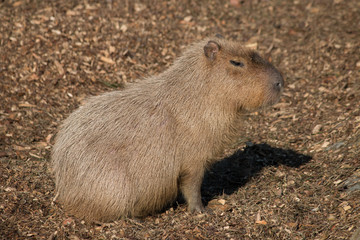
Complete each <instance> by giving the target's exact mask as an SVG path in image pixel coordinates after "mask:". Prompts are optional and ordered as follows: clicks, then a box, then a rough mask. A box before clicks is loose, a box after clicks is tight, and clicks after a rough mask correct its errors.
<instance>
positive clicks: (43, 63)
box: [0, 0, 360, 240]
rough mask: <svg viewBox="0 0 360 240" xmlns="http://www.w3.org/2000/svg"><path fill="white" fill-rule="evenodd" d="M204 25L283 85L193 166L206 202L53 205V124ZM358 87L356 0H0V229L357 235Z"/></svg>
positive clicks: (158, 60)
mask: <svg viewBox="0 0 360 240" xmlns="http://www.w3.org/2000/svg"><path fill="white" fill-rule="evenodd" d="M216 33H220V34H222V35H223V36H224V37H226V38H229V39H235V40H238V41H241V42H243V43H244V45H247V46H250V47H252V48H255V49H257V50H258V51H259V52H260V53H261V54H262V55H263V56H265V57H266V58H267V59H268V60H269V61H271V62H272V63H273V64H274V65H275V66H277V67H278V68H279V69H280V70H281V71H282V72H283V74H284V76H285V81H286V88H285V90H284V94H283V96H282V98H281V100H280V102H279V103H278V104H276V105H275V106H273V107H271V108H268V109H266V110H262V111H259V112H255V113H251V114H248V115H246V116H244V124H243V125H242V126H241V128H242V129H243V133H244V134H243V135H242V136H241V138H239V142H238V144H237V145H236V146H234V147H233V148H232V149H229V150H228V151H227V152H226V153H225V154H224V158H225V160H224V161H222V162H219V163H218V164H216V165H215V166H214V167H213V168H212V169H210V170H209V172H208V173H207V175H206V179H205V181H204V184H203V187H202V194H203V201H204V203H205V204H206V205H207V208H208V209H211V211H210V210H209V211H208V212H206V213H204V214H189V213H187V212H186V206H185V204H184V203H183V202H182V201H181V200H179V201H178V202H176V203H174V205H173V206H171V207H169V208H166V209H164V211H162V212H160V213H158V214H156V215H153V216H149V217H146V218H143V219H130V218H124V219H121V220H118V221H116V222H111V223H106V224H103V223H88V222H85V221H83V220H82V219H77V218H76V217H74V216H71V215H68V214H67V213H66V212H64V211H63V210H62V208H61V206H60V205H59V204H58V203H56V202H53V198H54V181H53V178H52V174H51V167H50V165H49V158H50V151H51V147H52V144H53V141H54V136H55V135H56V132H57V128H58V126H59V124H60V123H61V121H62V120H63V119H64V118H66V117H67V116H68V115H69V113H70V112H72V111H73V110H74V109H75V108H77V107H78V106H80V105H81V103H82V102H83V101H84V99H86V98H87V97H89V96H91V95H98V94H100V93H102V92H105V91H111V90H114V89H121V88H122V87H123V86H124V85H127V84H131V82H133V81H135V80H137V79H138V80H137V81H141V79H142V78H144V77H146V76H150V75H154V74H157V73H159V72H161V71H163V70H164V69H166V68H167V67H168V66H169V65H170V64H171V63H172V62H173V60H174V58H175V57H176V56H178V55H179V54H180V52H181V51H182V50H183V49H184V48H185V47H186V45H188V44H189V43H191V42H194V41H197V40H199V39H202V38H204V37H205V36H211V35H214V34H216ZM359 92H360V2H359V1H358V0H319V1H312V0H304V1H299V0H293V1H291V0H289V1H277V0H252V1H250V0H243V1H241V0H230V1H216V0H210V1H174V0H171V1H140V0H136V1H130V0H122V1H121V0H118V1H116V0H107V1H92V0H78V1H60V0H53V1H40V0H14V1H11V0H2V1H0V220H1V221H0V239H73V240H74V239H319V240H320V239H350V238H352V239H360V236H359V235H360V231H359V229H360V200H359V199H360V161H359V158H360V156H359V149H360V108H359V102H360V94H359ZM149 180H151V179H149Z"/></svg>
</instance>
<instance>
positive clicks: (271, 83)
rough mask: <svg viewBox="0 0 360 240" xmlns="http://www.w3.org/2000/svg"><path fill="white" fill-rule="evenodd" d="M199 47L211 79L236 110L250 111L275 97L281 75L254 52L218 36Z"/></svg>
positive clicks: (264, 104)
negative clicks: (217, 80)
mask: <svg viewBox="0 0 360 240" xmlns="http://www.w3.org/2000/svg"><path fill="white" fill-rule="evenodd" d="M203 50H204V53H203V58H204V59H205V64H206V65H207V66H208V69H209V74H211V76H212V77H211V79H212V78H213V77H215V78H217V79H220V81H221V84H223V87H222V89H223V93H224V94H226V95H227V97H226V98H227V99H228V100H229V104H235V106H236V108H237V109H238V110H239V111H242V110H246V111H253V110H256V109H258V108H262V107H265V106H269V105H272V104H274V103H276V102H277V101H278V100H279V97H280V94H281V92H282V89H283V86H284V80H283V77H282V75H281V73H280V72H279V71H278V70H277V69H276V68H275V67H274V66H273V65H271V63H269V62H268V61H266V60H264V59H263V58H261V57H260V56H259V54H258V53H257V52H255V51H253V50H251V49H248V48H245V47H243V46H242V45H241V44H240V43H237V42H234V41H228V40H225V39H223V38H219V37H216V38H214V39H210V40H207V42H205V45H204V47H203ZM219 92H220V91H219Z"/></svg>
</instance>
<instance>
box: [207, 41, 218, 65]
mask: <svg viewBox="0 0 360 240" xmlns="http://www.w3.org/2000/svg"><path fill="white" fill-rule="evenodd" d="M219 50H220V45H219V44H218V43H217V42H214V41H209V42H208V43H207V44H206V45H205V46H204V53H205V56H206V57H207V58H209V59H210V60H211V61H213V60H214V59H215V58H216V54H217V53H218V52H219Z"/></svg>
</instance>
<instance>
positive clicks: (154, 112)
mask: <svg viewBox="0 0 360 240" xmlns="http://www.w3.org/2000/svg"><path fill="white" fill-rule="evenodd" d="M282 86H283V79H282V77H281V75H280V73H279V72H278V71H277V70H276V69H275V68H274V67H273V66H272V65H271V64H270V63H268V62H266V61H264V60H263V59H262V58H261V57H259V55H258V54H257V53H255V52H253V51H251V50H249V49H246V48H243V47H242V46H241V45H240V44H239V43H236V42H231V41H227V40H225V39H220V38H213V39H210V38H209V39H205V40H203V41H201V42H199V43H196V44H194V45H192V46H190V47H189V48H188V49H187V50H186V51H185V53H184V54H183V55H182V56H181V57H180V58H179V59H178V60H176V61H175V63H174V64H173V66H172V67H170V68H169V69H168V70H166V71H165V72H163V73H161V74H160V75H158V76H154V77H150V78H148V79H145V80H141V81H139V82H137V83H133V84H130V85H129V86H128V87H126V88H125V89H124V90H121V91H114V92H110V93H106V94H103V95H100V96H97V97H92V98H90V99H89V100H88V101H87V102H86V104H85V105H84V106H82V107H80V108H79V109H77V110H76V111H75V112H73V113H72V114H71V115H70V116H69V117H68V118H67V119H66V120H65V121H64V123H63V124H62V126H61V129H60V131H59V133H58V135H57V137H56V142H55V145H54V148H53V152H52V164H53V171H54V174H55V183H56V194H57V199H58V201H59V202H60V203H62V204H63V206H64V208H65V209H66V210H67V211H69V212H70V213H73V214H75V215H76V216H78V217H81V218H85V219H87V220H99V221H110V220H115V219H117V218H119V217H121V216H145V215H148V214H151V213H154V212H156V211H159V210H161V209H162V208H164V207H165V206H166V205H167V204H169V203H171V202H172V201H174V200H175V198H176V196H177V194H178V192H179V191H181V192H182V194H183V195H184V198H185V200H186V201H187V203H188V208H189V210H190V211H202V210H203V205H202V203H201V193H200V187H201V183H202V179H203V175H204V171H205V169H206V167H208V166H209V165H210V164H212V163H213V162H214V161H216V160H217V158H218V156H219V155H220V154H221V153H222V151H223V150H224V149H225V148H226V147H228V146H229V145H230V144H232V143H233V142H234V141H236V139H237V137H238V136H239V134H240V133H238V132H237V128H238V127H237V126H238V124H240V123H241V116H240V115H241V113H243V112H244V111H248V110H250V111H251V110H254V109H258V108H260V107H263V106H266V105H270V104H273V103H275V102H276V101H277V100H278V98H279V95H280V92H281V89H282Z"/></svg>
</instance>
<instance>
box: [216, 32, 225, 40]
mask: <svg viewBox="0 0 360 240" xmlns="http://www.w3.org/2000/svg"><path fill="white" fill-rule="evenodd" d="M215 37H217V38H220V39H224V36H223V35H221V34H220V33H217V34H215Z"/></svg>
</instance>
